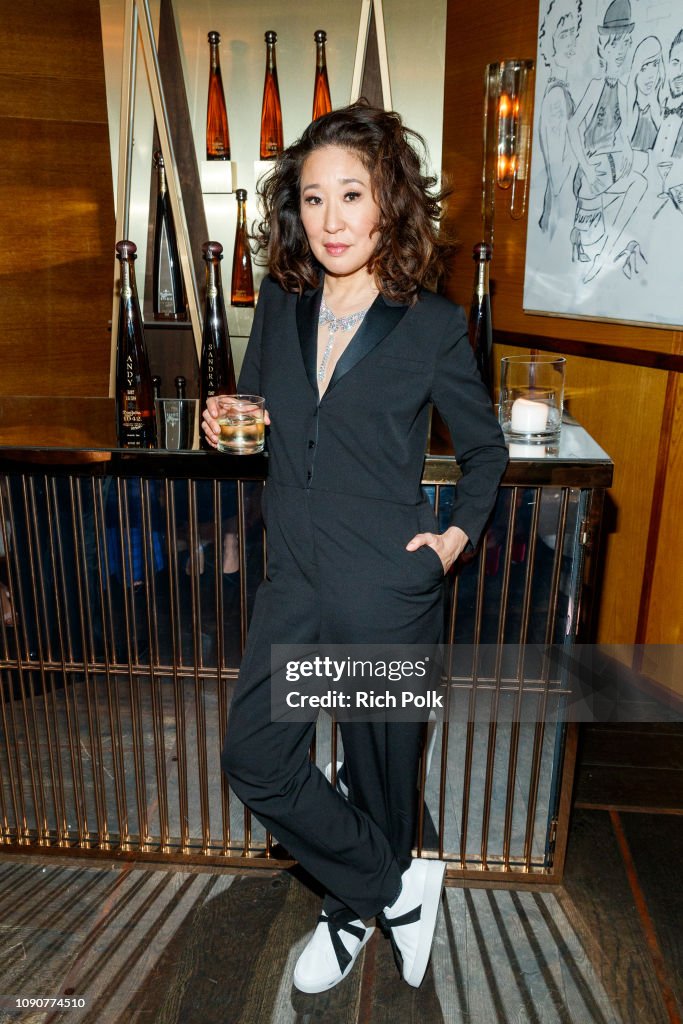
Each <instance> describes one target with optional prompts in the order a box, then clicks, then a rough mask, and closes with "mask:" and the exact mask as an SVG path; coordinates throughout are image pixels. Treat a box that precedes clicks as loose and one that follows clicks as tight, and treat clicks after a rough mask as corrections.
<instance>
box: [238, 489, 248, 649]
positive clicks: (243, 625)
mask: <svg viewBox="0 0 683 1024" xmlns="http://www.w3.org/2000/svg"><path fill="white" fill-rule="evenodd" d="M237 539H238V542H239V560H240V648H241V651H242V654H244V649H245V647H246V646H247V629H248V625H249V624H248V621H247V528H246V518H245V506H244V481H243V480H238V481H237Z"/></svg>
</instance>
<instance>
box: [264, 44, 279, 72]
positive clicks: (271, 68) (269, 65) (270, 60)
mask: <svg viewBox="0 0 683 1024" xmlns="http://www.w3.org/2000/svg"><path fill="white" fill-rule="evenodd" d="M276 70H277V68H276V65H275V43H266V73H267V74H275V72H276Z"/></svg>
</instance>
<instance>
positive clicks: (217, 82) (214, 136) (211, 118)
mask: <svg viewBox="0 0 683 1024" xmlns="http://www.w3.org/2000/svg"><path fill="white" fill-rule="evenodd" d="M220 41H221V37H220V33H218V32H209V46H210V48H211V55H210V61H211V63H210V66H209V98H208V101H207V105H206V159H207V160H229V159H230V133H229V131H228V111H227V109H226V106H225V93H224V92H223V78H222V75H221V60H220V56H219V54H218V44H219V43H220Z"/></svg>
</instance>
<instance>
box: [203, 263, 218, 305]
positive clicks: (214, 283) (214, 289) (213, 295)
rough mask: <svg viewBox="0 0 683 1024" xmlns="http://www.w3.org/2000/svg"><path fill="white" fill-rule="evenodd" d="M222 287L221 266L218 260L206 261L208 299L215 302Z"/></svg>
mask: <svg viewBox="0 0 683 1024" xmlns="http://www.w3.org/2000/svg"><path fill="white" fill-rule="evenodd" d="M220 287H221V268H220V264H219V262H218V260H207V261H206V300H207V302H215V301H216V300H217V299H218V296H219V293H220Z"/></svg>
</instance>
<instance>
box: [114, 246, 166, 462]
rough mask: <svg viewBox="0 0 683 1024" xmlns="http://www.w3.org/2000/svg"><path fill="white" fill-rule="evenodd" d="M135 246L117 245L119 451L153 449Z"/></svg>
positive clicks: (152, 414)
mask: <svg viewBox="0 0 683 1024" xmlns="http://www.w3.org/2000/svg"><path fill="white" fill-rule="evenodd" d="M136 253H137V246H136V245H135V244H134V243H133V242H129V241H127V240H126V239H123V240H122V241H120V242H117V243H116V258H117V259H118V261H119V265H120V280H121V292H120V301H119V319H118V327H117V335H116V424H117V434H118V442H119V446H120V447H121V448H155V447H156V443H157V432H156V416H155V410H154V391H153V388H152V375H151V373H150V372H149V361H148V359H147V349H146V347H145V336H144V333H143V329H142V316H141V314H140V303H139V302H138V296H137V290H136V287H135V271H134V269H133V265H134V263H135V260H136V258H137V257H136Z"/></svg>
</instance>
